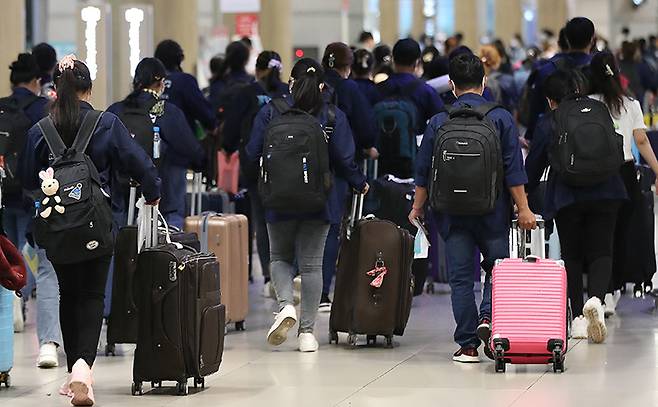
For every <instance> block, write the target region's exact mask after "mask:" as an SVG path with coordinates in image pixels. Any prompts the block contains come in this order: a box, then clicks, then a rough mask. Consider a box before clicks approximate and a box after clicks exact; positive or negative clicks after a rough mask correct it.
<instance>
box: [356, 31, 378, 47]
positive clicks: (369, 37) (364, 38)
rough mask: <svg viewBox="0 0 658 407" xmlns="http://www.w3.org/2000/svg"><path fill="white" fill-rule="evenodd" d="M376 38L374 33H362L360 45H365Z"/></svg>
mask: <svg viewBox="0 0 658 407" xmlns="http://www.w3.org/2000/svg"><path fill="white" fill-rule="evenodd" d="M374 40H375V37H373V35H372V33H371V32H369V31H362V32H361V34H359V44H363V43H364V42H366V41H374Z"/></svg>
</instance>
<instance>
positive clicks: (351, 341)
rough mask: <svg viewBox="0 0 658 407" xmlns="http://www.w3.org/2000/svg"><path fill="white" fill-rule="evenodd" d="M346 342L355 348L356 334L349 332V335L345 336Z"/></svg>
mask: <svg viewBox="0 0 658 407" xmlns="http://www.w3.org/2000/svg"><path fill="white" fill-rule="evenodd" d="M347 344H348V345H349V346H350V348H352V349H356V344H357V337H356V334H349V336H348V337H347Z"/></svg>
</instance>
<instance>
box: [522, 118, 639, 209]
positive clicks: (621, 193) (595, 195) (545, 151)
mask: <svg viewBox="0 0 658 407" xmlns="http://www.w3.org/2000/svg"><path fill="white" fill-rule="evenodd" d="M555 126H556V123H555V117H554V114H553V112H550V113H547V114H545V115H544V116H542V117H541V118H540V119H539V121H538V122H537V126H536V128H535V135H534V138H533V140H532V146H531V148H530V152H529V154H528V157H527V158H526V162H525V168H526V172H527V173H528V186H527V191H528V192H529V193H530V192H532V191H533V190H534V189H535V188H537V186H538V185H539V182H540V180H541V177H542V175H543V174H544V171H545V170H546V168H548V166H549V165H550V164H549V151H550V148H551V145H552V143H553V135H554V133H555ZM626 198H627V195H626V187H625V186H624V182H623V181H622V179H621V176H619V175H615V176H613V177H611V178H610V179H608V180H607V181H605V182H603V183H601V184H599V185H595V186H592V187H583V188H576V187H571V186H568V185H566V184H565V183H564V182H562V180H560V178H559V176H558V175H557V174H556V173H555V172H553V171H550V172H549V173H548V182H547V185H546V196H545V197H544V208H543V212H544V213H542V216H543V217H544V218H546V219H553V218H555V216H556V215H557V213H558V211H559V210H560V209H562V208H565V207H567V206H569V205H572V204H574V203H577V202H583V201H600V200H623V199H626Z"/></svg>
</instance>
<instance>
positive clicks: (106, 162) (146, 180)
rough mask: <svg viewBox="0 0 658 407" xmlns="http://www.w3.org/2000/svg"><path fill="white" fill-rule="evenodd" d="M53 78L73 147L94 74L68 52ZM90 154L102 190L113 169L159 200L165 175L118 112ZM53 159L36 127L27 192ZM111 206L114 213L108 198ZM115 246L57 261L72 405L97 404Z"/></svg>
mask: <svg viewBox="0 0 658 407" xmlns="http://www.w3.org/2000/svg"><path fill="white" fill-rule="evenodd" d="M54 79H55V86H56V90H57V100H56V101H55V102H54V103H53V105H52V107H51V111H50V117H51V118H52V121H53V124H54V126H55V130H56V131H57V133H58V134H59V136H60V138H61V139H62V141H63V143H64V145H65V146H66V147H67V148H68V147H71V146H72V145H73V141H74V140H75V137H76V134H77V133H78V130H79V128H80V126H81V123H82V120H83V118H84V117H85V116H86V115H87V114H89V113H90V112H91V111H92V110H93V107H92V106H91V105H90V104H89V100H90V99H91V88H92V81H91V75H90V73H89V69H88V68H87V66H86V65H85V64H84V62H82V61H79V60H77V59H76V58H75V56H73V55H69V56H66V57H64V58H63V59H62V60H61V61H60V62H59V64H58V66H57V68H56V70H55V75H54ZM85 154H86V155H87V156H89V158H90V159H91V162H92V164H93V166H94V167H96V170H98V173H99V174H100V184H101V188H102V190H103V191H104V194H105V195H106V196H109V188H108V184H109V178H110V176H111V173H112V172H113V171H121V172H123V173H125V174H127V175H128V176H130V177H132V178H133V179H135V180H136V181H138V182H139V183H140V185H141V186H142V191H143V194H144V196H145V198H146V200H147V202H148V204H151V205H153V204H156V203H157V202H158V200H159V199H160V178H158V174H157V170H156V168H155V165H153V162H152V161H151V160H150V159H149V157H148V155H146V153H145V152H144V150H143V149H142V148H141V147H140V146H139V145H138V144H137V143H136V142H135V141H134V140H133V139H132V137H131V136H130V134H129V133H128V131H127V130H126V128H125V126H123V124H121V122H120V120H119V118H118V117H116V116H115V115H114V114H112V113H107V112H106V113H102V115H101V116H100V118H99V119H98V122H97V125H96V127H95V130H94V132H93V134H92V136H91V139H90V141H89V145H88V147H87V148H86V150H85ZM52 160H53V154H52V152H51V150H50V148H49V146H48V144H47V142H46V140H45V137H44V134H43V132H42V130H41V127H40V126H34V127H32V129H30V131H29V133H28V137H27V142H26V145H25V149H24V152H23V155H22V156H21V158H20V161H19V173H20V178H21V181H22V184H23V188H24V189H26V190H28V191H37V190H39V189H40V185H41V182H40V179H39V172H43V171H44V170H45V169H47V168H49V167H50V166H51V164H52ZM90 169H91V168H90ZM72 199H75V198H72ZM99 205H100V203H99ZM107 205H108V207H107V210H108V211H109V202H108V203H107ZM52 216H57V215H52ZM60 216H61V215H60ZM99 219H100V218H99ZM103 220H105V219H103ZM97 224H98V223H97ZM67 232H68V231H67ZM53 233H57V232H53ZM47 236H49V235H47V234H46V235H44V236H43V237H42V239H46V238H47ZM53 238H57V237H56V236H53ZM46 243H47V242H46ZM91 243H92V242H90V244H91ZM96 248H98V242H96V246H94V245H89V246H88V250H94V249H96ZM111 249H112V248H111V247H104V248H103V250H101V251H99V253H98V254H97V255H95V256H94V255H91V254H88V255H87V257H85V259H84V260H80V261H76V260H75V259H68V260H69V261H68V262H67V263H66V264H59V263H58V262H56V261H54V260H53V261H52V262H53V266H54V268H55V272H56V274H57V280H58V282H59V293H60V302H59V314H60V322H61V327H62V336H63V342H64V351H65V352H66V362H67V367H68V372H69V373H70V376H69V378H68V380H67V381H66V383H64V385H62V387H61V389H60V394H62V395H65V396H68V397H70V398H71V403H72V404H73V405H76V406H90V405H92V404H93V403H94V393H93V390H92V382H93V379H92V372H91V367H92V366H93V364H94V360H95V359H96V347H97V345H98V338H99V336H100V331H101V325H102V322H103V300H104V296H105V282H106V281H107V275H108V270H109V265H110V258H111ZM58 254H59V253H51V252H50V251H49V250H48V249H46V255H47V256H48V258H51V259H56V258H59V257H57V255H58Z"/></svg>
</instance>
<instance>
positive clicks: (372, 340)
mask: <svg viewBox="0 0 658 407" xmlns="http://www.w3.org/2000/svg"><path fill="white" fill-rule="evenodd" d="M366 344H367V345H368V346H377V335H368V336H366Z"/></svg>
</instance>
